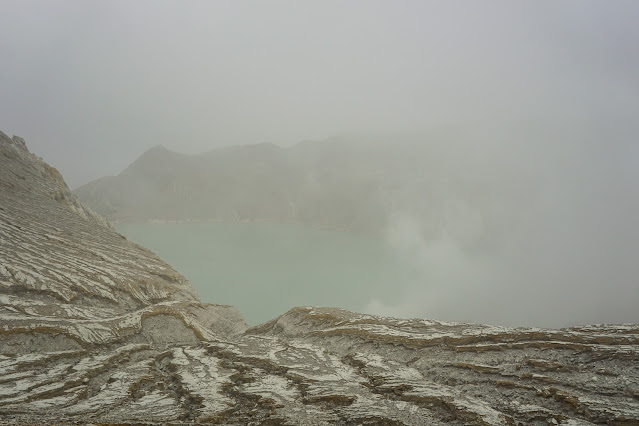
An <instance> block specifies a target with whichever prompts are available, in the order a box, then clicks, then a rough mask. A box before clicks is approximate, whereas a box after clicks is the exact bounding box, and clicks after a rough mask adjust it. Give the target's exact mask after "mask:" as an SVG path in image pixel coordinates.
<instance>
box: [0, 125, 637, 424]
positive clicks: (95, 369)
mask: <svg viewBox="0 0 639 426" xmlns="http://www.w3.org/2000/svg"><path fill="white" fill-rule="evenodd" d="M540 308H541V307H540ZM60 422H66V423H69V422H71V423H89V422H92V423H145V424H148V423H166V422H170V423H172V424H192V423H198V424H206V423H213V424H291V425H294V424H387V425H400V424H406V425H438V424H458V425H462V424H490V425H493V424H504V425H509V424H521V425H528V424H539V425H547V424H564V425H578V424H584V425H585V424H620V425H621V424H626V425H633V424H639V325H617V326H613V325H601V326H588V327H575V328H570V329H563V330H545V329H533V328H507V327H492V326H484V325H474V324H461V323H443V322H439V321H433V320H423V319H414V320H404V319H394V318H383V317H375V316H371V315H360V314H356V313H352V312H348V311H344V310H340V309H329V308H311V307H302V308H295V309H292V310H291V311H289V312H287V313H285V314H284V315H282V316H280V317H278V318H275V319H274V320H272V321H270V322H267V323H265V324H262V325H260V326H257V327H253V328H249V329H247V328H246V325H245V323H244V321H243V319H242V317H241V315H240V314H239V312H237V310H236V309H234V308H233V307H229V306H219V305H208V304H202V303H200V302H199V300H198V297H197V295H196V294H195V291H194V290H193V288H192V287H191V286H190V284H189V283H188V282H187V281H186V280H185V279H184V277H182V276H180V275H179V274H178V273H177V272H176V271H174V270H173V269H172V268H171V267H170V266H168V265H166V264H165V263H163V262H162V261H161V260H160V259H158V258H157V257H156V256H155V255H154V254H153V253H151V252H149V251H148V250H145V249H144V248H142V247H139V246H137V245H135V244H133V243H131V242H129V241H128V240H127V239H126V238H124V237H123V236H121V235H119V234H117V233H116V232H115V231H114V230H113V229H112V228H111V227H110V226H109V225H108V223H107V222H105V221H104V220H103V219H101V218H100V217H99V216H97V215H95V214H94V213H92V212H91V210H89V209H87V208H85V207H83V206H82V205H81V204H80V203H78V202H77V200H76V199H75V198H74V196H73V195H71V194H69V192H68V189H67V188H66V185H65V184H64V182H63V180H62V178H61V177H60V175H59V173H57V171H55V169H53V168H51V167H49V166H47V165H46V164H45V163H43V162H42V161H41V160H40V159H39V158H38V157H36V156H34V155H32V154H30V153H29V152H28V151H27V150H26V146H25V145H24V143H23V141H22V140H21V139H19V138H15V137H14V138H12V139H11V138H8V137H6V136H5V135H4V134H0V423H1V424H7V423H8V424H47V423H60Z"/></svg>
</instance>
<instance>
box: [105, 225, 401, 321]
mask: <svg viewBox="0 0 639 426" xmlns="http://www.w3.org/2000/svg"><path fill="white" fill-rule="evenodd" d="M117 229H118V231H119V232H121V233H123V234H124V235H126V236H127V237H128V238H129V239H130V240H132V241H134V242H136V243H138V244H140V245H142V246H145V247H147V248H149V249H150V250H152V251H154V252H155V253H157V254H158V255H159V256H160V257H161V258H162V259H163V260H164V261H166V262H167V263H168V264H170V265H171V266H173V267H174V268H175V269H177V271H179V272H180V273H181V274H182V275H184V276H185V277H187V278H188V279H189V280H190V281H191V283H192V284H193V285H194V286H195V288H196V289H197V291H198V293H199V294H200V297H201V298H202V300H203V301H204V302H208V303H220V304H229V305H234V306H236V307H238V308H239V309H240V311H241V312H242V314H243V315H244V317H245V319H246V321H247V322H248V323H249V324H250V325H255V324H259V323H262V322H265V321H268V320H270V319H272V318H274V317H276V316H277V315H280V314H282V313H284V312H286V311H287V310H289V309H290V308H292V307H295V306H306V305H313V306H332V307H342V308H346V309H351V310H355V311H359V312H363V311H366V309H367V306H368V304H369V303H370V302H371V300H383V301H385V302H387V303H391V304H392V303H395V302H396V301H397V297H398V291H397V288H398V285H399V283H400V282H401V281H402V280H404V279H410V276H411V274H412V271H411V268H410V266H409V265H406V264H404V263H403V262H402V260H401V258H400V256H398V255H397V254H396V253H394V252H393V250H392V249H391V248H390V247H389V246H388V245H387V244H386V243H385V242H384V241H383V240H381V239H376V238H373V237H366V236H361V235H354V234H349V233H343V232H336V231H324V230H317V229H312V228H308V227H304V226H301V225H285V224H276V223H247V224H244V223H237V224H229V223H188V224H186V223H177V224H175V223H171V224H149V223H146V224H120V225H118V226H117Z"/></svg>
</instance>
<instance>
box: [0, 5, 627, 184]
mask: <svg viewBox="0 0 639 426" xmlns="http://www.w3.org/2000/svg"><path fill="white" fill-rule="evenodd" d="M0 11H1V14H2V17H3V19H2V25H0V58H2V63H1V66H0V129H2V130H3V131H5V133H9V134H18V135H20V136H22V137H24V138H25V139H26V140H27V143H28V145H29V147H30V148H31V150H32V151H34V152H35V153H37V154H39V155H41V156H42V157H43V158H44V159H45V160H47V161H48V162H50V163H51V164H52V165H54V166H55V167H57V168H58V169H59V170H60V171H61V172H62V173H63V175H64V176H65V178H66V180H67V182H68V183H69V186H71V187H72V188H74V187H77V186H78V185H81V184H83V183H86V182H87V181H89V180H92V179H94V178H97V177H100V176H103V175H109V174H117V173H118V172H120V171H121V170H122V169H123V168H124V167H125V166H126V165H127V164H128V163H130V162H131V161H132V160H133V159H134V158H135V157H136V156H137V155H139V154H140V153H142V152H143V151H145V150H146V149H147V148H148V147H150V146H153V145H156V144H163V145H165V146H166V147H167V148H170V149H173V150H176V151H182V152H191V153H194V152H199V151H206V150H209V149H212V148H214V147H217V146H222V145H229V144H240V143H256V142H263V141H271V142H275V143H278V144H284V145H288V144H292V143H295V142H297V141H299V140H303V139H322V138H325V137H329V136H332V135H335V134H338V133H343V132H359V131H367V132H378V131H391V132H392V131H421V130H424V129H428V128H429V127H431V126H437V125H441V124H447V125H457V124H475V123H481V124H482V125H488V126H499V125H501V123H505V122H517V121H526V122H539V123H547V122H561V123H569V125H571V126H579V125H580V123H583V122H588V123H593V121H594V122H599V121H601V122H603V123H606V125H610V123H613V125H614V126H618V127H621V128H622V129H621V130H624V131H626V134H627V133H628V132H630V131H631V130H628V129H632V131H634V129H633V127H632V124H631V123H632V121H633V120H635V121H636V120H637V117H638V116H639V83H638V81H639V79H638V77H637V76H639V48H638V47H637V46H638V45H639V26H638V25H636V22H637V18H638V17H639V2H636V1H633V0H626V1H624V0H617V1H614V2H604V1H598V2H593V1H582V0H579V1H540V0H535V1H528V2H511V1H482V2H470V1H469V2H461V1H460V2H450V1H440V2H428V1H399V2H397V1H385V2H377V1H348V2H344V1H316V2H297V1H289V2H281V1H275V2H273V1H271V2H248V1H240V2H238V1H229V2H222V1H216V2H212V1H201V2H198V1H189V2H177V1H172V2H167V1H135V2H130V1H90V2H87V1H55V2H52V1H48V0H45V1H28V0H19V1H8V0H0ZM626 128H627V129H626ZM613 142H614V141H610V143H613Z"/></svg>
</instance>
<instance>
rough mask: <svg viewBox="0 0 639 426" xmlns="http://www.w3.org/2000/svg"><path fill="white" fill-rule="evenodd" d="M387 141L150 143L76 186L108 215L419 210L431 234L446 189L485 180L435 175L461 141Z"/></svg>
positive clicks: (379, 216)
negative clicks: (200, 146)
mask: <svg viewBox="0 0 639 426" xmlns="http://www.w3.org/2000/svg"><path fill="white" fill-rule="evenodd" d="M387 142H388V141H382V142H380V141H370V140H366V139H356V138H345V137H342V138H332V139H329V140H326V141H322V142H301V143H299V144H297V145H295V146H293V147H290V148H281V147H278V146H277V145H273V144H256V145H243V146H231V147H227V148H220V149H216V150H213V151H209V152H206V153H203V154H199V155H184V154H179V153H176V152H172V151H169V150H167V149H165V148H161V147H154V148H151V149H149V150H148V151H146V152H145V153H144V154H142V155H141V156H140V157H139V158H137V159H136V160H135V161H134V162H133V163H132V164H131V165H130V166H129V167H127V168H126V169H125V170H124V171H123V172H122V173H120V174H119V175H117V176H113V177H105V178H101V179H98V180H95V181H93V182H90V183H88V184H86V185H84V186H82V187H80V188H78V189H76V190H75V191H74V193H75V194H76V195H77V196H78V198H79V199H80V200H81V201H82V202H83V203H85V204H86V205H88V206H90V207H91V208H93V209H94V210H95V211H97V212H99V213H100V214H103V215H105V216H106V217H108V218H109V219H110V220H112V221H115V222H146V221H154V220H161V221H240V222H241V221H277V222H284V223H290V222H295V223H302V224H306V225H310V226H315V227H320V228H329V229H342V230H349V231H355V232H365V233H376V232H380V230H383V229H385V228H386V227H387V226H388V225H389V223H391V222H392V221H393V219H394V216H396V215H398V214H401V215H407V216H410V217H412V218H417V219H418V221H419V222H420V224H421V225H423V227H424V229H423V232H425V233H428V232H436V231H435V230H433V229H430V228H432V227H433V226H434V225H433V224H437V223H440V222H442V218H441V217H440V216H441V215H442V211H441V205H442V203H443V202H445V201H446V200H444V199H443V198H442V197H443V196H444V193H451V192H457V193H463V195H462V196H463V197H467V196H468V195H469V194H471V193H472V191H473V190H474V189H473V188H472V186H473V185H476V184H477V181H478V180H480V179H484V178H483V177H481V176H479V175H478V174H476V175H469V176H468V179H466V180H464V181H452V180H447V179H443V178H442V176H444V177H445V176H446V175H447V172H446V167H448V166H447V165H448V164H451V163H452V162H454V161H456V158H455V155H456V154H455V152H456V150H459V149H464V148H459V147H457V146H456V145H455V146H454V147H453V148H451V149H449V148H444V149H442V148H441V147H439V146H437V145H436V144H433V143H429V142H428V141H426V143H425V142H424V141H423V140H421V139H419V140H417V139H401V140H397V141H391V143H387ZM438 142H439V140H438ZM453 145H454V144H453ZM451 146H452V145H451ZM444 187H445V188H444ZM496 190H499V188H497V189H496Z"/></svg>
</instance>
